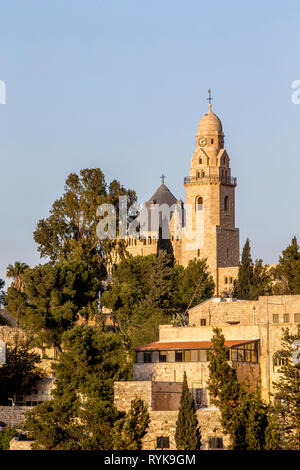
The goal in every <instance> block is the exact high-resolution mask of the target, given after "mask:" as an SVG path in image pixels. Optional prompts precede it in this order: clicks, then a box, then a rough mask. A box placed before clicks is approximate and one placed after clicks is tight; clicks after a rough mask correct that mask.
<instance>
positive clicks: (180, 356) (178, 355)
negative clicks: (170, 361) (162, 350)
mask: <svg viewBox="0 0 300 470" xmlns="http://www.w3.org/2000/svg"><path fill="white" fill-rule="evenodd" d="M182 360H183V351H175V362H182Z"/></svg>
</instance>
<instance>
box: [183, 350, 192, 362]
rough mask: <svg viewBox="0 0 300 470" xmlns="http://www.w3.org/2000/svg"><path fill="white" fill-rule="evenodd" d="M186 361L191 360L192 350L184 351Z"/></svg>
mask: <svg viewBox="0 0 300 470" xmlns="http://www.w3.org/2000/svg"><path fill="white" fill-rule="evenodd" d="M184 362H191V351H190V350H188V351H184Z"/></svg>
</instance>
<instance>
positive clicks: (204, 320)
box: [200, 318, 206, 326]
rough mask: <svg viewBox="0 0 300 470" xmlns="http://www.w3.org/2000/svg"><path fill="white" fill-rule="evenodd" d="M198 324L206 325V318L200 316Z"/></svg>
mask: <svg viewBox="0 0 300 470" xmlns="http://www.w3.org/2000/svg"><path fill="white" fill-rule="evenodd" d="M200 325H201V326H206V318H201V320H200Z"/></svg>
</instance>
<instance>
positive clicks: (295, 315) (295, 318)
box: [294, 313, 300, 323]
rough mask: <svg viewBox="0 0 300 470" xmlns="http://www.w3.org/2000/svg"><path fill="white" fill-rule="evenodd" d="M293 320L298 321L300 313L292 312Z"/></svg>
mask: <svg viewBox="0 0 300 470" xmlns="http://www.w3.org/2000/svg"><path fill="white" fill-rule="evenodd" d="M294 322H295V323H300V313H295V314H294Z"/></svg>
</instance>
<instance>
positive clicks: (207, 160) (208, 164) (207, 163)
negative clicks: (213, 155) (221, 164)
mask: <svg viewBox="0 0 300 470" xmlns="http://www.w3.org/2000/svg"><path fill="white" fill-rule="evenodd" d="M207 166H209V157H207Z"/></svg>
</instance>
